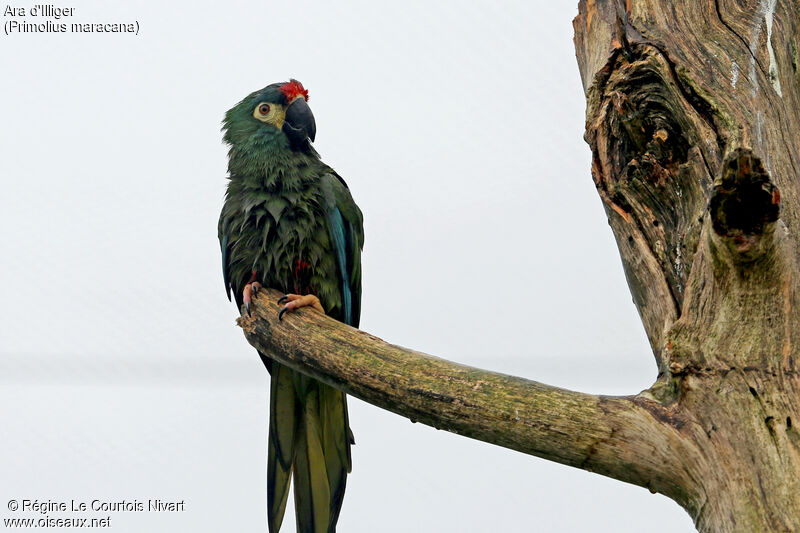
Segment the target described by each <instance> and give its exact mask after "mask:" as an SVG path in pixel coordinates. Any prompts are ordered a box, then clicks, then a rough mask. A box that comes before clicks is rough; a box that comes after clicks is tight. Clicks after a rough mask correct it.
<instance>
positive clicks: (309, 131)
mask: <svg viewBox="0 0 800 533" xmlns="http://www.w3.org/2000/svg"><path fill="white" fill-rule="evenodd" d="M283 131H284V133H286V135H287V137H289V141H291V143H292V146H293V147H302V146H304V145H305V144H306V143H307V141H308V140H311V141H312V142H313V141H314V137H316V135H317V124H316V122H314V114H313V113H312V112H311V108H310V107H308V104H307V103H306V100H305V98H303V97H300V98H297V99H296V100H295V101H294V102H292V103H291V104H289V107H287V108H286V117H285V118H284V121H283Z"/></svg>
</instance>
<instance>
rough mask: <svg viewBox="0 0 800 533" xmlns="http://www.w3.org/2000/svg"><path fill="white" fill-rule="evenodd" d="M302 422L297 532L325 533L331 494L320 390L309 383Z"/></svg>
mask: <svg viewBox="0 0 800 533" xmlns="http://www.w3.org/2000/svg"><path fill="white" fill-rule="evenodd" d="M304 407H305V408H304V409H303V414H304V417H303V420H302V421H301V423H300V424H299V425H298V428H297V439H296V440H295V457H294V473H295V478H294V502H295V508H296V514H297V532H298V533H326V532H327V531H328V525H329V523H330V502H331V491H330V485H329V482H328V474H327V469H326V467H325V453H324V450H323V443H322V427H321V421H320V409H319V407H320V405H319V390H318V387H317V386H316V384H310V386H308V388H307V393H306V396H305V406H304Z"/></svg>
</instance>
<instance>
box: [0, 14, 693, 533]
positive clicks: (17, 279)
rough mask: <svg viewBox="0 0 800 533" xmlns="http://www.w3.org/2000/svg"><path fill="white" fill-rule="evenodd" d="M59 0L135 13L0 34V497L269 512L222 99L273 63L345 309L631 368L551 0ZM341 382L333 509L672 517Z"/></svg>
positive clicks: (182, 523) (256, 527)
mask: <svg viewBox="0 0 800 533" xmlns="http://www.w3.org/2000/svg"><path fill="white" fill-rule="evenodd" d="M18 5H21V6H27V7H30V4H18ZM69 5H70V6H74V7H76V16H75V20H76V21H82V22H114V21H120V22H128V21H132V20H138V21H139V22H140V25H141V33H140V34H139V35H138V36H131V35H84V36H80V35H33V34H28V35H13V36H10V37H8V36H5V35H3V36H0V70H1V71H2V77H3V83H2V84H0V102H2V104H1V105H2V115H0V120H1V123H0V150H2V152H1V153H0V176H1V178H0V179H2V187H1V188H0V223H2V231H0V249H2V254H3V255H2V261H1V262H0V264H1V266H0V283H2V299H1V300H0V314H1V316H0V479H2V480H3V482H2V484H0V518H8V517H12V516H23V515H22V514H20V513H10V512H9V511H7V509H6V505H7V500H9V499H11V498H17V499H23V498H31V499H33V498H38V499H45V500H46V499H53V500H69V499H71V498H74V499H79V500H92V499H94V498H100V499H103V500H121V499H127V500H133V499H138V500H146V499H148V498H162V499H173V500H185V501H186V509H187V510H186V512H184V513H182V514H173V515H156V514H116V515H112V529H111V530H112V531H114V532H116V533H123V532H141V531H153V532H160V531H163V532H174V531H192V532H219V531H243V532H251V531H252V532H256V531H265V530H266V527H265V518H264V517H265V484H264V478H265V469H266V467H265V439H266V427H267V418H266V405H267V404H266V402H267V392H268V391H267V379H266V373H265V371H264V369H263V367H262V365H261V363H260V361H259V360H258V358H257V356H256V354H255V352H254V351H253V350H252V349H251V348H250V347H249V346H248V345H247V344H246V343H245V341H244V339H243V337H242V335H241V333H240V331H239V330H238V329H237V328H236V327H235V326H234V319H235V316H236V309H235V306H234V305H232V304H229V303H228V301H227V300H226V298H225V295H224V290H223V285H222V277H221V273H220V260H219V248H218V243H217V238H216V232H217V229H216V224H217V216H218V213H219V209H220V206H221V202H222V195H223V191H224V188H225V184H226V181H225V174H226V148H225V147H224V146H223V145H222V143H221V140H220V132H219V127H220V121H221V118H222V116H223V114H224V112H225V110H227V109H228V108H229V107H231V106H232V105H233V104H235V103H236V102H237V101H238V100H239V99H240V98H242V97H243V96H245V95H246V94H247V93H249V92H250V91H252V90H254V89H257V88H260V87H263V86H264V85H266V84H268V83H272V82H275V81H282V80H285V79H287V78H288V77H289V76H293V77H296V78H298V79H300V80H301V81H302V82H303V83H304V84H305V85H306V87H307V88H308V89H310V92H311V100H310V105H311V107H312V109H313V110H314V113H315V115H316V119H317V126H318V135H317V143H316V147H317V149H318V150H319V152H320V153H321V154H322V156H323V157H324V159H325V161H326V162H328V163H329V164H331V165H332V166H334V167H335V168H336V169H337V170H338V171H339V172H340V173H341V174H342V175H343V176H345V178H346V179H347V181H348V183H349V184H350V187H351V189H352V191H353V195H354V197H355V199H356V201H357V202H358V203H359V204H360V206H361V208H362V210H363V212H364V217H365V228H366V236H367V238H366V247H365V251H364V256H363V262H364V267H363V268H364V296H363V314H362V328H363V329H365V330H368V331H370V332H371V333H374V334H376V335H378V336H380V337H382V338H384V339H387V340H389V341H391V342H395V343H399V344H403V345H405V346H408V347H412V348H415V349H419V350H423V351H426V352H429V353H432V354H436V355H438V356H442V357H446V358H449V359H453V360H457V361H459V362H462V363H466V364H471V365H476V366H481V367H486V368H491V369H494V370H499V371H503V372H507V373H513V374H517V375H522V376H525V377H529V378H532V379H537V380H539V381H543V382H547V383H551V384H555V385H559V386H563V387H568V388H573V389H579V390H582V391H587V392H593V393H605V394H628V393H636V392H638V391H640V390H642V389H644V388H646V387H647V386H648V385H649V384H650V383H651V382H652V380H653V379H654V378H655V373H656V370H655V365H654V363H653V359H652V355H651V354H650V352H649V348H648V346H647V344H646V341H645V337H644V334H643V330H642V327H641V325H640V322H639V319H638V316H637V314H636V311H635V309H634V306H633V304H632V303H631V298H630V295H629V292H628V289H627V286H626V284H625V280H624V276H623V273H622V268H621V265H620V261H619V258H618V255H617V251H616V246H615V244H614V242H613V238H612V235H611V231H610V229H609V228H608V226H607V223H606V219H605V216H604V213H603V210H602V207H601V205H600V201H599V200H598V198H597V195H596V192H595V190H594V186H593V184H592V180H591V178H590V173H589V168H590V153H589V149H588V147H587V146H586V145H585V143H584V142H583V140H582V134H583V121H584V96H583V93H582V89H581V83H580V80H579V77H578V69H577V65H576V62H575V56H574V51H573V45H572V25H571V20H572V18H573V17H574V16H575V14H576V12H577V8H576V1H566V2H543V1H525V0H518V1H506V2H491V1H488V0H479V1H475V2H470V3H464V2H455V1H450V2H439V3H436V4H434V3H432V2H423V1H418V0H403V1H402V2H369V1H353V0H348V1H344V0H340V1H337V2H321V1H318V2H310V1H302V0H296V1H293V2H255V1H244V0H239V1H233V2H210V1H192V2H189V1H186V0H182V1H174V2H156V1H153V0H139V1H126V2H124V3H123V2H100V1H96V2H89V1H83V0H76V1H74V2H73V3H71V4H69ZM4 22H5V20H4ZM67 22H69V21H67ZM350 406H351V413H352V414H351V421H352V427H353V430H354V432H355V435H356V439H357V441H358V444H357V446H356V447H355V448H354V451H353V457H354V471H353V474H352V476H351V477H350V480H349V481H348V492H347V496H346V499H345V507H344V511H343V513H342V516H341V520H340V528H339V530H340V531H341V532H342V533H349V532H405V531H423V532H428V531H432V532H433V531H435V532H483V531H539V532H562V531H565V532H583V531H598V532H639V531H645V530H646V531H652V532H657V531H664V532H666V531H669V532H675V531H691V530H692V529H693V528H692V524H691V520H690V519H689V517H688V515H686V514H685V513H684V511H683V510H682V509H680V508H679V507H678V506H677V505H676V504H675V503H673V502H671V501H670V500H667V499H666V498H664V497H662V496H659V495H655V496H654V495H651V494H650V493H648V492H647V491H646V490H644V489H641V488H638V487H634V486H630V485H625V484H623V483H620V482H616V481H612V480H609V479H605V478H602V477H600V476H597V475H593V474H589V473H586V472H582V471H578V470H574V469H570V468H567V467H563V466H560V465H556V464H553V463H548V462H545V461H543V460H540V459H536V458H533V457H529V456H525V455H522V454H519V453H515V452H511V451H507V450H504V449H501V448H497V447H493V446H489V445H486V444H483V443H479V442H475V441H470V440H467V439H465V438H461V437H457V436H455V435H452V434H448V433H445V432H441V431H435V430H433V429H431V428H428V427H424V426H421V425H419V424H417V425H412V424H410V423H409V422H408V421H407V420H405V419H402V418H400V417H397V416H395V415H392V414H389V413H386V412H383V411H380V410H378V409H376V408H374V407H372V406H369V405H366V404H364V403H362V402H360V401H358V400H351V402H350ZM289 513H292V511H291V510H290V511H289ZM90 516H103V514H93V515H90ZM289 516H290V517H291V514H290V515H289ZM292 526H293V519H292V518H288V519H287V523H286V525H285V528H284V531H287V532H291V531H292V530H293V527H292ZM0 527H2V526H0Z"/></svg>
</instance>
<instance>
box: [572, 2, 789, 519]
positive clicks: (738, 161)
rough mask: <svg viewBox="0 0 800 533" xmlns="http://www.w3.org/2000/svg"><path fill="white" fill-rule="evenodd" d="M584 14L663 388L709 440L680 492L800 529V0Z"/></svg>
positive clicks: (590, 78) (598, 169)
mask: <svg viewBox="0 0 800 533" xmlns="http://www.w3.org/2000/svg"><path fill="white" fill-rule="evenodd" d="M574 25H575V44H576V48H577V52H578V63H579V65H580V70H581V75H582V79H583V83H584V88H585V90H586V94H587V101H588V106H587V119H586V140H587V142H588V143H589V144H590V146H591V148H592V153H593V160H594V161H593V165H592V174H593V177H594V181H595V184H596V186H597V189H598V192H599V194H600V197H601V199H602V200H603V202H604V205H605V207H606V212H607V214H608V219H609V223H610V225H611V227H612V229H613V231H614V234H615V236H616V239H617V243H618V245H619V248H620V255H621V257H622V261H623V264H624V266H625V273H626V276H627V278H628V282H629V285H630V287H631V291H632V292H633V295H634V301H635V303H636V305H637V307H638V309H639V312H640V315H641V317H642V321H643V322H644V325H645V329H646V330H647V334H648V337H649V339H650V343H651V345H652V347H653V352H654V353H655V356H656V361H657V363H658V365H659V369H660V375H659V380H658V382H657V383H656V384H655V385H654V386H653V388H652V389H651V392H652V394H653V395H654V397H656V398H658V400H659V401H660V402H662V404H663V405H665V406H671V407H672V409H673V410H674V411H675V412H676V413H680V416H681V417H682V419H683V420H686V421H687V424H686V426H684V428H683V429H682V430H681V431H682V432H683V431H684V430H685V429H686V428H688V427H692V428H694V431H692V432H691V433H688V432H687V433H685V438H686V440H687V441H692V442H693V443H694V446H696V447H697V449H698V450H699V452H700V453H699V454H698V456H695V457H684V458H682V459H681V460H680V462H679V463H678V464H677V465H674V466H675V467H679V468H681V469H686V470H688V471H690V472H691V473H692V474H691V476H690V478H691V479H692V483H691V484H690V485H687V486H685V487H684V488H685V489H686V491H687V493H689V494H691V497H690V500H691V502H690V503H689V505H684V506H685V507H686V508H687V510H688V511H689V512H690V513H691V514H692V516H693V517H694V518H695V521H696V525H697V527H698V529H700V530H701V531H795V530H800V447H798V446H800V433H798V431H797V428H796V427H795V426H794V425H793V424H792V421H793V420H794V421H798V418H797V417H798V409H799V408H800V395H799V394H800V383H798V374H797V369H796V368H795V358H796V356H797V346H798V341H800V338H798V336H799V335H800V330H799V329H798V323H799V320H798V319H799V318H800V316H799V314H800V308H798V303H799V302H798V289H800V287H798V279H800V278H798V268H797V261H798V250H800V247H799V246H798V244H800V242H798V238H799V237H798V235H797V233H796V232H794V231H793V229H794V228H795V227H797V224H798V222H800V221H798V216H800V204H799V203H798V199H800V174H799V173H798V161H800V153H798V149H799V148H800V146H799V145H798V142H797V139H798V138H800V74H799V73H798V38H799V37H800V34H799V33H798V30H799V29H800V3H798V2H797V1H796V0H794V1H788V0H784V1H780V2H777V1H776V0H763V1H747V0H738V1H733V0H716V1H715V0H693V1H688V0H686V1H681V2H673V1H672V0H628V1H623V0H607V1H602V0H594V1H593V0H584V1H582V2H581V3H580V14H579V15H578V17H577V18H576V19H575V22H574ZM779 215H780V216H779ZM698 429H699V430H701V431H697V430H698ZM698 435H699V438H698ZM697 457H702V458H703V460H702V461H698V460H697Z"/></svg>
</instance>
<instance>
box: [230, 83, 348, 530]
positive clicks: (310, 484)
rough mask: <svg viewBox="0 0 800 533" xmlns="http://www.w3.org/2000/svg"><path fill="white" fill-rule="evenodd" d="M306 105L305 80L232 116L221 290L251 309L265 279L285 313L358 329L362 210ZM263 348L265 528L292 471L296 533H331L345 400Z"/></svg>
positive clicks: (337, 505)
mask: <svg viewBox="0 0 800 533" xmlns="http://www.w3.org/2000/svg"><path fill="white" fill-rule="evenodd" d="M307 100H308V91H306V90H305V89H304V88H303V85H302V84H301V83H300V82H298V81H296V80H291V81H289V82H287V83H274V84H272V85H269V86H267V87H265V88H264V89H261V90H260V91H256V92H254V93H252V94H250V95H249V96H247V97H246V98H245V99H244V100H242V101H241V102H239V103H238V104H236V106H235V107H233V109H231V110H230V111H228V112H227V113H226V115H225V120H224V121H223V130H224V132H225V134H224V140H225V142H226V143H227V144H228V145H230V150H229V152H228V172H229V174H230V182H229V183H228V190H227V193H226V196H225V204H224V205H223V207H222V214H221V215H220V220H219V240H220V245H221V248H222V268H223V274H224V280H225V289H226V290H227V291H228V299H230V296H231V291H233V293H234V295H235V298H236V303H237V304H238V306H239V308H240V309H242V305H244V310H245V312H247V313H249V311H250V302H251V298H252V297H253V295H254V294H256V292H257V291H258V290H259V289H260V288H261V287H262V286H265V287H272V288H275V289H278V290H280V291H283V292H284V293H286V296H284V297H283V298H281V300H280V303H285V305H284V306H283V307H282V309H281V311H280V317H281V318H282V317H283V314H284V313H285V312H287V311H291V310H293V309H298V308H300V307H304V306H310V307H314V308H316V309H318V310H319V311H323V310H324V312H325V313H327V314H328V315H329V316H331V317H333V318H335V319H337V320H340V321H342V322H345V323H347V324H349V325H351V326H354V327H358V321H359V316H360V311H361V248H362V246H363V244H364V230H363V226H362V216H361V211H360V210H359V208H358V206H357V205H356V204H355V202H354V201H353V198H352V196H350V191H349V190H348V188H347V184H345V182H344V180H343V179H342V178H341V177H340V176H339V175H338V174H337V173H336V172H335V171H334V170H333V169H332V168H330V167H329V166H328V165H326V164H325V163H323V162H322V161H321V160H320V158H319V155H318V154H317V152H316V151H315V150H314V148H313V147H312V146H311V141H313V140H314V137H315V134H316V124H315V122H314V115H313V114H312V113H311V109H310V108H309V107H308V104H307ZM259 355H260V356H261V359H262V361H263V362H264V365H265V366H266V367H267V370H268V371H269V373H270V375H271V385H270V415H269V449H268V459H267V515H268V516H267V520H268V524H269V531H270V532H271V533H276V532H277V531H278V530H279V529H280V525H281V521H282V520H283V515H284V511H285V509H286V501H287V497H288V494H289V481H290V479H291V478H292V475H294V498H295V507H296V514H297V530H298V532H300V533H331V532H334V531H335V530H336V521H337V520H338V518H339V511H340V509H341V506H342V499H343V497H344V490H345V482H346V479H347V474H348V473H349V472H350V467H351V460H350V445H351V444H353V443H354V441H353V435H352V432H351V431H350V426H349V423H348V417H347V402H346V397H345V395H344V393H343V392H340V391H338V390H336V389H334V388H332V387H330V386H328V385H325V384H323V383H320V382H319V381H317V380H315V379H312V378H310V377H307V376H305V375H303V374H301V373H298V372H296V371H294V370H291V369H289V368H287V367H286V366H283V365H281V364H279V363H277V362H275V361H273V360H271V359H269V357H267V356H266V355H264V354H262V353H259Z"/></svg>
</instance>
